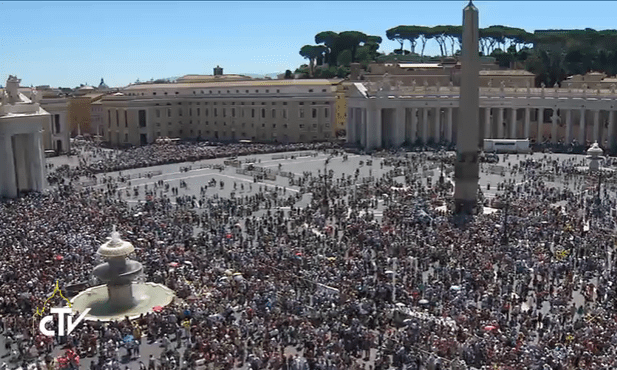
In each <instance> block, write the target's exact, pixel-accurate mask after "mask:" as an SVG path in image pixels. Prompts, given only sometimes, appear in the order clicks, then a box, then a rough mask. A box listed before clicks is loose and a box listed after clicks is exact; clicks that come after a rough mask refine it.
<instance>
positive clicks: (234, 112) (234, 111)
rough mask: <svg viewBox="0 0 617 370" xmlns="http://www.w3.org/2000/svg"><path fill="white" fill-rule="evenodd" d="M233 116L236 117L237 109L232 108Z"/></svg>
mask: <svg viewBox="0 0 617 370" xmlns="http://www.w3.org/2000/svg"><path fill="white" fill-rule="evenodd" d="M231 116H232V117H236V108H231Z"/></svg>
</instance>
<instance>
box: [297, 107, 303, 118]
mask: <svg viewBox="0 0 617 370" xmlns="http://www.w3.org/2000/svg"><path fill="white" fill-rule="evenodd" d="M298 117H300V118H304V109H302V108H300V109H299V110H298Z"/></svg>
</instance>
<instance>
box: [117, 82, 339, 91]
mask: <svg viewBox="0 0 617 370" xmlns="http://www.w3.org/2000/svg"><path fill="white" fill-rule="evenodd" d="M341 81H343V80H342V79H332V80H326V79H301V80H248V81H217V82H197V83H190V82H184V83H169V84H144V85H131V86H127V87H125V88H124V89H123V90H125V91H127V90H128V91H132V90H152V89H165V90H174V89H182V88H194V89H199V88H212V87H245V88H246V87H255V86H266V87H267V86H320V85H321V86H322V85H338V84H339V83H340V82H341Z"/></svg>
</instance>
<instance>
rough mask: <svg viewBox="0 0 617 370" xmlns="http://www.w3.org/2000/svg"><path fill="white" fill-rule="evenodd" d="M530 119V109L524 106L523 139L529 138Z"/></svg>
mask: <svg viewBox="0 0 617 370" xmlns="http://www.w3.org/2000/svg"><path fill="white" fill-rule="evenodd" d="M530 119H531V111H530V109H529V108H525V139H529V122H530Z"/></svg>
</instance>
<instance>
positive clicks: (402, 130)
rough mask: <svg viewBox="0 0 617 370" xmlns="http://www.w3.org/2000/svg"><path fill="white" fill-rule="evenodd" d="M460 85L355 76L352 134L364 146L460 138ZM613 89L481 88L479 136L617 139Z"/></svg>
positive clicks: (353, 140) (567, 140) (538, 139)
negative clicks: (377, 80) (361, 79)
mask: <svg viewBox="0 0 617 370" xmlns="http://www.w3.org/2000/svg"><path fill="white" fill-rule="evenodd" d="M458 104H459V88H458V87H453V86H450V87H436V86H430V87H428V86H414V87H404V86H400V85H399V86H396V85H395V84H392V83H391V81H385V82H384V83H382V84H379V85H378V84H375V83H366V84H363V83H354V84H353V88H350V89H349V96H348V98H347V106H348V108H347V109H348V112H347V117H348V119H347V140H348V142H351V143H355V144H357V145H359V146H361V147H363V148H365V149H368V150H372V149H379V148H388V147H397V146H400V145H403V144H404V143H409V144H413V143H419V142H424V143H431V142H456V137H457V124H458V122H457V121H458ZM615 110H617V93H616V92H615V88H614V87H612V88H611V89H596V90H589V89H572V88H558V87H554V88H550V89H549V88H529V87H527V88H505V87H490V88H489V87H480V132H479V134H480V136H479V137H480V143H478V145H480V144H481V141H482V140H483V139H485V138H487V139H502V138H511V139H530V140H531V141H532V142H544V141H550V142H551V143H560V142H561V143H572V142H573V141H575V142H578V143H579V144H590V143H593V142H594V141H597V142H598V143H599V144H600V145H601V146H603V147H605V148H609V147H613V146H615V145H617V140H616V133H615V119H616V118H615Z"/></svg>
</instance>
